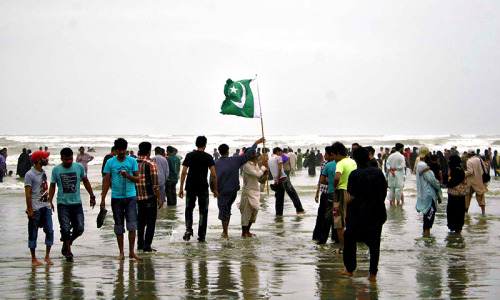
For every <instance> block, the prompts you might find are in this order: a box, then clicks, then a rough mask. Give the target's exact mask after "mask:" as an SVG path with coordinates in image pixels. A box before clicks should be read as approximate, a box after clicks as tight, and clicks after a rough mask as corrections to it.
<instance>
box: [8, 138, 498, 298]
mask: <svg viewBox="0 0 500 300" xmlns="http://www.w3.org/2000/svg"><path fill="white" fill-rule="evenodd" d="M124 137H125V138H126V139H127V140H128V141H129V149H130V150H134V151H136V150H137V145H138V144H139V143H140V142H141V141H149V142H151V143H152V144H153V147H154V146H162V147H165V146H167V145H173V146H175V147H177V148H178V149H179V154H180V155H181V156H183V157H185V154H186V153H187V152H189V151H191V150H192V149H193V148H194V147H195V146H194V139H195V136H183V135H168V136H167V135H165V136H128V137H127V136H124ZM115 138H116V136H79V137H70V136H0V146H2V147H7V148H8V149H9V155H10V156H9V157H8V159H7V166H8V167H9V169H13V170H14V172H15V168H14V167H13V166H14V165H15V163H16V162H17V157H18V156H19V153H20V151H21V149H22V148H23V147H27V148H31V149H32V150H37V149H38V147H39V146H48V147H49V151H51V156H50V165H49V166H47V167H46V168H45V170H46V172H47V174H49V175H50V170H51V168H52V167H53V166H54V165H55V164H57V163H60V159H59V150H60V149H61V148H62V147H66V146H70V147H72V148H73V150H74V151H76V149H77V148H78V147H79V146H84V147H94V148H95V149H96V152H93V153H89V154H91V155H93V156H95V157H96V158H95V160H94V161H92V162H91V163H90V164H89V174H88V177H89V180H90V182H91V184H92V187H93V188H94V192H95V194H96V196H98V199H99V195H100V190H101V180H102V178H101V174H100V171H101V163H102V159H103V157H104V155H105V154H107V153H108V152H109V148H110V147H111V146H112V143H113V140H114V139H115ZM207 138H208V146H207V149H206V151H207V152H208V153H212V150H213V148H216V147H217V146H218V145H219V144H220V143H223V142H225V143H227V144H228V145H229V146H230V148H231V149H230V153H232V152H234V149H236V148H240V149H241V147H243V146H250V145H251V144H252V143H253V142H254V141H255V140H256V139H257V138H258V137H252V136H224V135H217V136H208V135H207ZM336 140H340V141H342V142H345V144H346V145H347V146H350V144H351V143H353V142H358V143H360V144H361V145H371V146H373V147H374V148H375V149H377V150H378V148H379V147H381V146H384V147H386V146H389V147H392V146H393V145H394V143H395V142H402V143H403V144H404V145H405V147H412V146H420V145H426V146H428V147H429V148H430V149H431V151H432V150H443V149H444V148H448V149H449V148H450V147H451V146H457V147H458V150H459V151H460V152H463V151H466V150H467V149H468V148H469V147H474V148H480V149H481V151H484V149H485V148H487V147H492V148H493V150H495V149H499V148H500V143H499V141H500V136H277V137H271V136H270V137H267V144H266V146H267V147H269V148H272V147H275V146H290V147H292V148H293V149H294V150H295V151H296V150H297V148H301V149H302V151H303V152H304V151H305V150H306V149H308V148H310V147H317V148H318V149H319V150H321V152H324V146H326V145H329V144H331V143H332V142H334V141H336ZM317 171H319V168H318V169H317ZM318 173H319V172H317V174H318ZM318 176H319V175H317V176H314V177H311V176H308V175H307V170H302V171H297V173H296V174H295V175H292V176H291V178H290V180H291V182H292V183H293V185H294V186H295V188H296V190H297V192H298V194H299V196H300V199H301V201H302V205H303V206H304V208H305V210H306V211H307V214H305V215H300V216H297V215H296V214H295V210H294V208H293V205H292V203H291V201H290V199H289V198H288V197H287V196H285V210H284V216H283V217H276V216H275V211H274V193H273V192H272V191H271V192H270V195H267V194H266V193H261V210H260V212H259V215H258V217H257V222H256V223H255V225H254V226H252V231H253V232H254V233H255V234H257V237H255V238H247V239H244V238H242V237H241V226H240V212H239V210H238V208H237V207H236V205H233V208H232V219H231V222H230V226H229V235H230V239H229V241H227V240H225V239H222V238H221V237H220V233H221V230H222V227H221V225H220V221H219V220H218V219H217V212H218V209H217V203H216V199H214V198H213V196H212V195H211V197H210V205H209V219H208V232H207V242H206V243H198V242H197V241H196V239H192V240H191V241H190V242H185V241H183V240H182V235H183V233H184V230H185V223H184V208H185V203H184V200H182V199H178V205H177V206H175V207H165V208H162V209H161V210H160V211H159V214H158V221H157V225H156V234H155V239H154V241H153V247H154V248H156V249H157V250H158V252H156V253H153V254H143V253H139V255H142V257H143V260H142V261H131V260H128V259H126V260H125V261H121V262H120V261H118V260H116V257H117V256H118V250H117V247H116V240H115V236H114V234H113V220H112V215H111V207H110V205H109V202H110V201H109V200H110V199H109V197H110V196H108V199H107V209H108V210H109V213H108V216H107V218H106V221H105V224H104V226H103V227H102V228H100V229H97V227H96V217H97V214H98V212H99V209H98V208H97V207H96V208H95V209H91V208H90V207H89V204H88V203H89V199H88V194H87V193H86V191H85V190H84V189H83V188H82V189H81V190H82V192H81V195H82V201H83V203H84V212H85V232H84V234H83V235H82V236H81V237H80V238H79V239H77V240H76V241H75V244H74V248H73V250H74V255H75V262H74V263H68V262H66V261H65V260H64V259H63V257H62V255H61V252H60V248H61V242H59V238H60V233H59V223H58V221H57V213H55V214H54V215H53V221H54V231H55V244H54V246H53V248H52V252H51V253H52V255H51V257H52V260H53V262H54V265H53V266H42V267H32V266H31V262H30V258H29V249H28V247H27V218H26V214H25V212H24V210H25V208H26V202H25V198H24V189H23V183H22V181H21V180H19V179H15V178H14V177H6V178H5V182H4V183H3V184H2V183H0V232H1V236H2V239H1V240H0V254H1V258H0V284H1V285H2V287H3V288H2V291H1V292H0V297H1V298H16V299H17V298H20V299H25V298H87V299H109V298H124V297H129V298H137V299H151V298H165V299H166V298H183V299H192V298H223V299H228V298H229V299H234V298H244V299H256V298H278V297H280V298H284V299H328V298H332V299H352V298H356V297H359V298H374V299H377V298H380V299H415V298H425V299H449V298H457V299H463V298H479V299H496V298H497V293H498V292H500V255H499V254H500V250H499V249H500V239H499V237H500V207H499V206H498V198H499V195H500V180H497V179H496V178H493V179H492V181H491V182H490V183H489V186H488V187H489V190H490V192H489V193H487V194H486V217H483V216H481V210H480V208H479V206H478V205H477V202H476V201H475V199H473V200H472V201H471V208H470V210H469V214H467V215H466V219H465V226H464V229H463V232H462V234H461V235H459V234H453V233H449V231H448V228H447V227H446V222H447V221H446V202H447V199H446V192H445V193H444V199H443V203H442V204H439V206H438V212H437V215H436V221H435V224H434V227H433V229H432V231H431V235H430V236H428V237H423V236H422V215H421V214H419V213H417V212H416V210H415V203H416V187H415V176H414V175H413V174H410V172H409V171H408V172H407V177H406V182H405V188H404V195H405V204H404V206H402V207H389V203H388V201H386V208H387V216H388V219H387V222H386V223H385V225H384V227H383V232H382V242H381V253H380V262H379V271H378V276H377V279H378V281H377V282H376V283H370V282H369V281H368V280H367V279H366V278H367V277H368V273H369V272H368V266H369V255H368V248H367V247H366V246H365V245H364V244H358V267H357V270H356V272H355V274H354V277H353V278H349V277H344V276H341V275H340V274H339V273H338V272H339V271H340V270H342V269H343V262H342V255H337V254H334V250H335V249H337V248H338V245H336V244H333V243H331V242H330V241H329V242H328V243H327V244H325V245H317V244H316V243H314V242H313V241H312V240H311V238H312V231H313V228H314V224H315V220H316V211H317V208H318V204H317V203H315V201H314V194H315V192H316V184H317V181H318ZM238 201H239V196H238V198H237V200H236V202H238ZM194 216H195V217H194V220H195V226H196V225H197V223H198V213H197V208H195V214H194ZM196 227H197V226H196ZM196 227H195V228H196ZM195 234H196V229H195ZM43 236H44V235H43V232H42V231H40V232H39V237H38V245H39V247H38V248H37V250H38V251H37V252H38V253H39V254H38V255H39V257H42V255H43V254H44V253H45V250H44V248H45V247H44V246H43ZM126 253H127V252H126Z"/></svg>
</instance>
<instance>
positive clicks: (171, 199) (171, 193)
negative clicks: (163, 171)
mask: <svg viewBox="0 0 500 300" xmlns="http://www.w3.org/2000/svg"><path fill="white" fill-rule="evenodd" d="M176 185H177V181H170V180H167V182H166V183H165V194H166V196H167V205H168V206H170V205H177V193H176V189H175V186H176Z"/></svg>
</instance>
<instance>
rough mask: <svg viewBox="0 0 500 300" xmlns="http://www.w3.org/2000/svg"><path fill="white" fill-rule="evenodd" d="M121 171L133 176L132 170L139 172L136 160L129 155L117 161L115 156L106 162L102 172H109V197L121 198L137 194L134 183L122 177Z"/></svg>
mask: <svg viewBox="0 0 500 300" xmlns="http://www.w3.org/2000/svg"><path fill="white" fill-rule="evenodd" d="M121 171H126V172H127V173H128V174H129V175H130V176H134V172H139V166H138V164H137V161H136V160H135V159H134V158H133V157H130V156H126V157H125V160H124V161H119V160H118V158H117V157H116V156H115V157H113V158H110V159H109V160H108V161H107V162H106V165H105V166H104V174H108V173H109V174H111V188H112V193H111V197H112V198H117V199H121V198H130V197H135V196H137V193H136V191H135V183H134V182H132V181H131V180H130V179H127V178H125V177H123V176H122V175H121V174H120V172H121Z"/></svg>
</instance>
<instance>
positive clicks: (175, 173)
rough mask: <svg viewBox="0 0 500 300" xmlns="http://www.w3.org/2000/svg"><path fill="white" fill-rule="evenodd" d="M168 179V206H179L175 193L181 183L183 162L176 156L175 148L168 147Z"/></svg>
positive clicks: (166, 187)
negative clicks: (180, 173) (180, 175)
mask: <svg viewBox="0 0 500 300" xmlns="http://www.w3.org/2000/svg"><path fill="white" fill-rule="evenodd" d="M167 162H168V170H169V173H168V178H167V183H166V185H165V190H166V194H167V205H168V206H170V205H177V194H176V192H175V189H176V186H177V182H178V181H179V171H180V169H181V160H180V159H179V157H177V155H175V148H174V147H172V146H168V147H167Z"/></svg>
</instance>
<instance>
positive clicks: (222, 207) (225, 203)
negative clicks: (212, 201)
mask: <svg viewBox="0 0 500 300" xmlns="http://www.w3.org/2000/svg"><path fill="white" fill-rule="evenodd" d="M237 195H238V191H234V192H232V193H226V194H219V196H217V206H218V207H219V220H221V221H227V220H229V219H230V218H231V207H232V206H233V203H234V200H236V196H237Z"/></svg>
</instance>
